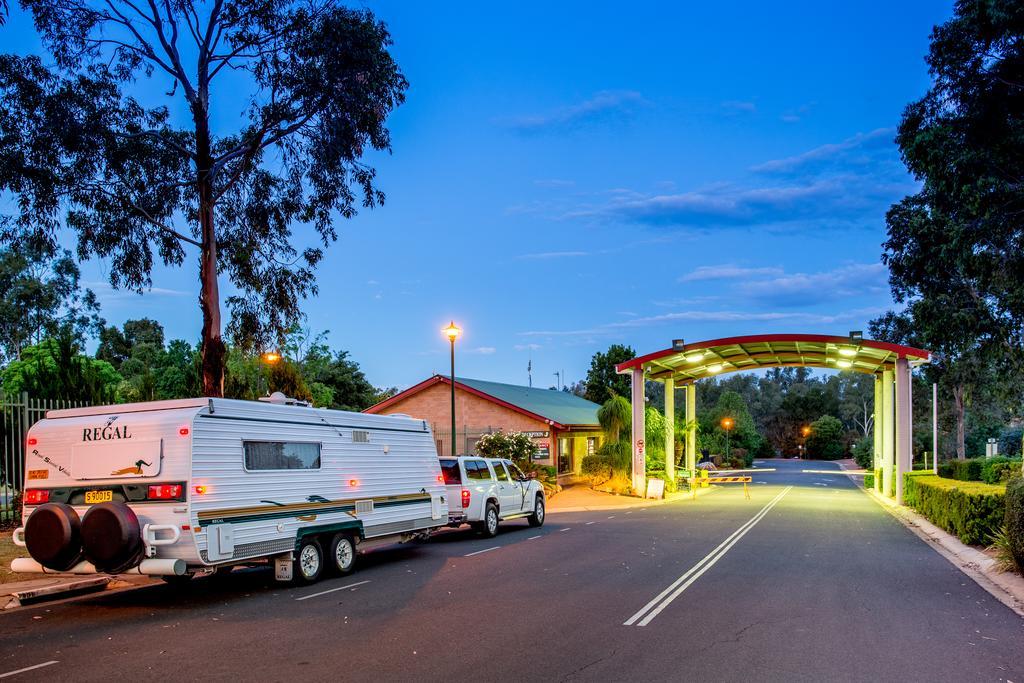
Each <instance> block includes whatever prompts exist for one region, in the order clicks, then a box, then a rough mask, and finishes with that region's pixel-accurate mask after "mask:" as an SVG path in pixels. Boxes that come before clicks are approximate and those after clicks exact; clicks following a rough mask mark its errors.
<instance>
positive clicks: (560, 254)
mask: <svg viewBox="0 0 1024 683" xmlns="http://www.w3.org/2000/svg"><path fill="white" fill-rule="evenodd" d="M579 256H590V252H589V251H541V252H537V253H534V254H522V255H520V256H519V258H521V259H531V260H546V259H554V258H576V257H579Z"/></svg>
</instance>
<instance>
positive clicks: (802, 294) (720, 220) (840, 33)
mask: <svg viewBox="0 0 1024 683" xmlns="http://www.w3.org/2000/svg"><path fill="white" fill-rule="evenodd" d="M683 4H684V3H665V4H646V3H633V4H621V3H615V4H612V3H594V2H587V3H582V2H581V3H568V2H566V3H516V4H515V5H514V10H513V9H509V8H511V7H513V6H511V5H508V6H498V5H492V4H488V3H459V4H455V3H451V4H448V5H445V6H443V7H439V6H436V5H427V4H426V3H409V2H400V1H395V2H373V3H368V4H367V5H366V7H368V8H370V9H372V10H373V11H375V12H376V13H377V14H378V15H379V16H380V17H381V18H382V19H384V20H385V21H386V22H387V23H388V24H389V26H390V29H391V31H392V34H393V37H394V40H395V46H394V48H393V52H394V54H395V56H396V58H397V60H398V62H399V63H400V64H401V66H402V68H403V70H404V72H405V74H406V76H407V77H408V79H409V81H410V84H411V86H410V89H409V92H408V100H407V102H406V103H405V104H404V105H403V106H402V107H400V108H399V109H398V110H397V111H396V112H395V113H394V115H393V116H392V118H391V120H390V127H391V130H392V133H393V148H394V150H393V154H391V155H384V154H380V155H373V156H371V157H370V158H369V161H371V162H372V163H373V164H374V165H375V166H376V167H377V169H378V176H379V180H380V185H381V187H382V189H384V191H385V192H386V193H387V195H388V201H387V203H386V204H385V206H384V207H383V208H380V209H376V210H373V211H370V212H364V213H362V214H361V215H359V216H358V217H357V218H355V219H353V220H348V221H345V220H342V219H339V221H338V226H337V227H338V232H339V234H340V239H339V241H338V242H337V243H336V244H334V245H333V246H332V247H331V248H330V249H329V250H328V253H327V257H326V258H325V260H324V262H323V263H322V265H321V267H320V269H319V282H320V292H321V293H320V296H319V297H318V298H316V299H312V300H309V301H308V302H306V304H305V310H306V311H307V313H308V316H309V324H310V326H311V327H312V328H313V329H314V330H330V335H329V340H330V342H331V344H332V345H333V346H335V347H336V348H344V349H348V350H349V351H350V352H351V354H352V357H353V358H354V359H355V360H357V361H358V362H359V363H360V364H361V365H362V366H363V369H364V370H365V371H366V374H367V376H368V377H369V379H370V381H372V382H373V383H374V384H377V385H380V386H384V385H397V386H400V387H405V386H409V385H411V384H414V383H416V382H418V381H420V380H422V379H423V378H425V377H426V376H428V375H430V374H432V373H434V372H447V364H448V354H447V342H446V341H445V340H444V339H443V338H442V336H441V333H440V331H439V330H440V328H441V327H443V326H445V325H446V324H447V323H448V321H449V320H450V319H453V318H454V319H455V320H456V322H457V323H459V324H460V325H461V326H462V327H463V328H464V329H465V336H464V338H463V339H462V340H461V341H460V342H459V357H458V363H459V368H458V372H459V373H460V374H464V375H467V376H472V377H478V378H482V379H489V380H496V381H508V382H516V383H525V382H526V366H527V360H528V358H529V357H532V359H533V370H534V372H533V377H534V384H535V385H543V386H547V385H549V384H552V383H554V381H555V377H554V373H555V372H556V371H557V372H561V371H564V373H565V375H564V376H565V378H566V379H567V380H568V381H574V380H577V379H580V378H582V377H583V376H584V375H585V373H586V369H587V367H588V366H589V361H590V357H591V355H592V354H593V353H594V352H595V351H597V350H601V349H604V348H606V347H607V346H608V345H609V344H611V343H624V344H629V345H631V346H633V347H634V348H635V349H636V350H637V351H638V352H640V353H646V352H649V351H654V350H657V349H660V348H664V347H666V346H668V344H669V342H670V340H671V339H672V338H677V337H682V338H685V339H687V340H690V341H697V340H701V339H710V338H715V337H720V336H728V335H733V334H746V333H758V332H793V331H798V332H800V331H806V332H814V333H838V334H845V333H846V332H847V331H848V330H850V329H860V328H863V327H865V325H866V323H867V321H868V320H869V319H870V318H872V317H874V316H876V315H878V314H880V313H881V312H883V311H884V310H886V309H887V308H888V307H889V306H891V304H892V302H891V299H890V296H889V290H888V286H887V281H886V272H885V269H884V267H883V266H882V265H881V263H880V261H879V255H880V245H881V242H882V241H883V239H884V216H885V211H886V209H887V208H888V206H889V205H890V204H891V203H892V202H893V201H895V200H897V199H899V198H900V197H902V196H903V195H904V194H907V193H909V192H912V191H913V190H914V187H915V185H914V182H913V179H912V178H910V177H909V176H908V175H907V174H906V171H905V169H904V168H903V166H902V164H901V163H900V160H899V155H898V152H897V149H896V147H895V145H894V144H893V136H894V132H895V131H894V129H895V126H896V125H897V124H898V122H899V117H900V114H901V112H902V110H903V107H904V106H905V105H906V104H907V103H908V102H910V101H911V100H913V99H915V98H917V97H919V96H920V95H921V94H922V93H923V92H924V91H925V89H926V88H927V86H928V74H927V69H926V66H925V64H924V60H923V57H924V55H925V53H926V51H927V46H928V36H929V33H930V31H931V28H932V26H933V25H934V24H936V23H940V22H942V21H944V20H945V19H947V18H948V17H949V15H950V13H951V7H950V5H951V3H949V2H938V1H935V0H932V1H928V2H901V3H892V2H886V3H882V2H860V3H812V2H805V3H755V2H736V3H729V6H728V7H721V6H719V7H714V6H713V5H714V3H701V6H700V7H689V8H687V7H682V6H681V5H683ZM3 35H4V38H5V41H8V40H9V41H10V44H8V45H6V46H5V48H4V49H8V50H13V51H18V52H27V51H34V50H37V49H38V43H37V41H36V40H35V38H34V36H33V35H32V33H31V27H30V24H29V23H28V22H27V21H26V18H25V17H24V16H23V15H21V14H19V13H18V12H14V13H13V16H12V17H11V24H10V25H9V26H8V27H7V28H6V29H4V30H3ZM157 85H158V86H159V87H160V88H164V87H165V84H163V83H160V84H157ZM214 95H215V97H216V95H217V93H216V92H215V93H214ZM220 102H221V104H220V105H219V106H218V108H217V110H216V112H215V113H216V116H217V117H218V120H220V121H222V122H223V125H225V126H230V125H231V124H232V121H233V120H234V118H235V117H236V116H237V115H238V113H239V112H238V111H236V107H237V100H232V99H231V98H230V97H224V98H222V99H221V100H220ZM215 106H216V105H215ZM299 231H300V232H302V233H304V234H305V233H307V232H308V231H304V230H303V229H301V228H300V229H299ZM107 268H108V265H107V264H106V263H103V262H96V261H93V262H89V263H86V264H83V272H84V275H85V279H86V280H88V281H89V284H90V286H92V287H93V288H94V289H95V291H96V292H97V294H99V296H100V299H101V302H102V305H103V314H104V316H105V317H106V318H107V319H108V321H111V322H116V323H121V322H123V321H124V320H126V319H129V318H133V317H141V316H149V317H155V318H157V319H158V320H160V321H161V322H162V323H163V324H164V326H165V327H166V329H167V332H168V334H169V335H170V336H172V337H183V338H186V339H190V340H194V339H196V338H197V337H198V333H199V327H200V318H199V311H198V307H197V305H196V303H195V302H196V295H197V294H196V292H197V283H196V278H197V274H196V270H195V260H194V259H193V258H191V257H190V258H189V259H187V260H186V265H185V267H184V268H183V269H173V270H168V269H163V268H161V269H159V270H158V271H157V272H156V273H155V276H154V289H153V291H151V292H149V293H147V294H145V295H143V296H141V297H140V296H138V295H135V294H130V293H126V292H115V291H112V290H110V288H109V286H108V285H105V284H104V280H105V277H106V273H107ZM224 289H226V290H227V291H225V295H228V294H230V288H226V287H225V288H224Z"/></svg>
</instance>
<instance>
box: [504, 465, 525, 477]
mask: <svg viewBox="0 0 1024 683" xmlns="http://www.w3.org/2000/svg"><path fill="white" fill-rule="evenodd" d="M505 467H507V468H508V473H509V474H510V475H512V478H513V479H517V480H521V479H526V475H525V474H523V471H522V470H521V469H519V468H518V467H516V466H515V464H514V463H511V462H506V463H505Z"/></svg>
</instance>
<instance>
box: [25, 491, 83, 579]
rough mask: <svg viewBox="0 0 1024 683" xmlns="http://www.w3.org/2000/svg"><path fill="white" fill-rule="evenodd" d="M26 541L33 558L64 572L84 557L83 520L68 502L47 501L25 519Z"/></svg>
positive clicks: (45, 565) (49, 567)
mask: <svg viewBox="0 0 1024 683" xmlns="http://www.w3.org/2000/svg"><path fill="white" fill-rule="evenodd" d="M25 545H26V546H27V547H28V554H29V555H31V556H32V559H33V560H35V561H36V562H38V563H39V564H41V565H43V566H44V567H46V568H47V569H52V570H54V571H58V572H64V571H67V570H69V569H71V568H72V567H74V566H75V565H76V564H78V563H79V562H81V561H82V522H81V520H80V519H79V518H78V513H77V512H75V509H74V508H73V507H71V506H70V505H65V504H64V503H43V504H42V505H40V506H39V507H37V508H36V509H35V510H33V511H32V514H31V515H29V516H28V521H26V522H25Z"/></svg>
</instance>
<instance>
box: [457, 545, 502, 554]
mask: <svg viewBox="0 0 1024 683" xmlns="http://www.w3.org/2000/svg"><path fill="white" fill-rule="evenodd" d="M500 547H501V546H500V545H496V546H492V547H490V548H484V549H483V550H477V551H476V552H475V553H468V554H466V555H463V557H473V556H474V555H479V554H480V553H489V552H491V551H492V550H497V549H498V548H500Z"/></svg>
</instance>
